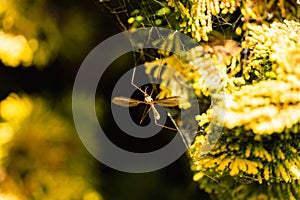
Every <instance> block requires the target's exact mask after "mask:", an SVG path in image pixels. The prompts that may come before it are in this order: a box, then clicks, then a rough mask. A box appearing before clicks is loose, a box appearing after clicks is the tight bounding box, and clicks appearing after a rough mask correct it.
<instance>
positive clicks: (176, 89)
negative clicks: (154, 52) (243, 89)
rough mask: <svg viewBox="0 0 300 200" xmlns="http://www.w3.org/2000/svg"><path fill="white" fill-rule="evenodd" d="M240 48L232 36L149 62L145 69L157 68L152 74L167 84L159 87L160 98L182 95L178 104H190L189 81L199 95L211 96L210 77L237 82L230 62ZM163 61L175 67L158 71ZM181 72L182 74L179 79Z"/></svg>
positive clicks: (184, 106) (226, 83)
mask: <svg viewBox="0 0 300 200" xmlns="http://www.w3.org/2000/svg"><path fill="white" fill-rule="evenodd" d="M178 43H179V42H178ZM179 44H180V43H179ZM240 51H241V48H240V47H239V45H238V43H237V42H235V41H233V40H226V41H225V42H223V45H221V44H214V45H211V46H209V45H199V46H197V47H195V48H192V49H191V50H190V51H188V52H184V53H182V54H181V55H176V54H173V55H172V56H169V57H166V58H162V59H158V60H154V61H151V62H146V63H145V67H146V73H147V74H149V75H150V74H151V72H154V71H155V72H154V73H153V77H154V78H157V77H161V79H162V85H164V87H162V86H161V88H160V89H161V90H162V91H161V93H160V96H159V98H165V97H170V96H180V97H181V100H182V101H181V103H180V105H179V107H181V108H187V107H188V106H187V105H188V104H189V103H188V100H189V93H188V90H187V89H186V86H187V85H190V86H191V87H192V88H193V89H194V92H195V94H196V96H198V97H208V96H209V95H210V89H211V88H209V86H208V84H206V81H207V80H213V79H216V78H219V79H220V80H221V81H222V84H223V85H224V86H226V85H233V84H234V83H236V82H237V80H238V79H234V80H231V79H228V75H227V66H228V65H230V64H232V63H236V62H237V57H238V56H239V54H240ZM165 55H166V54H165ZM163 65H166V66H167V67H170V68H172V69H173V71H170V70H167V71H166V70H164V72H163V73H162V74H158V72H160V69H161V68H162V66H163ZM180 76H182V77H183V78H182V79H180V78H179V77H180Z"/></svg>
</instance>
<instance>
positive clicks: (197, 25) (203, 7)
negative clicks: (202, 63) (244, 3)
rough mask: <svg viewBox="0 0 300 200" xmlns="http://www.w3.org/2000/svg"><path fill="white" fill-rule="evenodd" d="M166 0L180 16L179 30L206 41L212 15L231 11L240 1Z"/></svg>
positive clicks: (211, 22) (210, 27)
mask: <svg viewBox="0 0 300 200" xmlns="http://www.w3.org/2000/svg"><path fill="white" fill-rule="evenodd" d="M167 2H168V5H169V6H170V7H173V8H175V12H176V13H178V15H179V16H180V24H179V26H180V30H181V31H182V32H183V33H184V34H188V33H191V35H192V37H193V38H194V39H195V40H197V41H201V40H204V41H208V35H207V34H208V33H209V32H211V31H212V24H213V20H212V16H216V15H218V14H220V13H221V14H227V13H228V12H229V13H233V12H234V11H235V10H236V9H237V7H239V6H240V3H241V2H240V1H239V0H234V1H232V0H203V1H200V0H188V1H176V0H167ZM178 18H179V17H178Z"/></svg>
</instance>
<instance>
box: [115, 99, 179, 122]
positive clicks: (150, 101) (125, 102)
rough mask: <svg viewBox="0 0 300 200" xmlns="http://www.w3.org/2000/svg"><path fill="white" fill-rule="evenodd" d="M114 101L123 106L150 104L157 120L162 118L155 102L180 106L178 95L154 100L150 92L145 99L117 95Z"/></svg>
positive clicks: (162, 104) (165, 105)
mask: <svg viewBox="0 0 300 200" xmlns="http://www.w3.org/2000/svg"><path fill="white" fill-rule="evenodd" d="M112 102H113V103H114V104H116V105H119V106H123V107H134V106H137V105H139V104H146V105H150V109H151V110H152V111H153V113H154V118H155V119H156V120H159V119H160V114H159V112H158V111H157V109H156V108H155V107H154V104H157V105H159V106H163V107H174V106H178V97H177V96H173V97H168V98H165V99H157V100H153V99H152V97H151V96H149V95H148V94H146V95H145V98H144V101H140V100H136V99H131V98H127V97H123V96H119V97H115V98H113V100H112Z"/></svg>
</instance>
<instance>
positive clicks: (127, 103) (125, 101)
mask: <svg viewBox="0 0 300 200" xmlns="http://www.w3.org/2000/svg"><path fill="white" fill-rule="evenodd" d="M112 102H113V103H114V104H116V105H118V106H123V107H134V106H137V105H139V104H140V103H144V102H143V101H139V100H136V99H130V98H127V97H122V96H120V97H115V98H113V100H112Z"/></svg>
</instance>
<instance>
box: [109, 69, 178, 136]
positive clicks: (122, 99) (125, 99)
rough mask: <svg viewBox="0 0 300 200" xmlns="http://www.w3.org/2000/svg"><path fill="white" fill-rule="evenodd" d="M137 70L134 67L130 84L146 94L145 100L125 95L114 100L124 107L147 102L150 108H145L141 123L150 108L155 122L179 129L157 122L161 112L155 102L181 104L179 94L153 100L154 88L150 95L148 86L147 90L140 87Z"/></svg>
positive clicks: (172, 105)
mask: <svg viewBox="0 0 300 200" xmlns="http://www.w3.org/2000/svg"><path fill="white" fill-rule="evenodd" d="M135 70H136V68H133V73H132V78H131V82H130V84H131V85H132V86H133V87H135V88H136V89H137V90H139V91H140V92H141V93H143V94H144V101H140V100H137V99H131V98H128V97H123V96H118V97H114V98H113V99H112V102H113V103H114V104H116V105H119V106H123V107H134V106H137V105H139V104H146V105H149V106H150V108H149V109H148V110H146V109H145V110H144V113H143V115H142V118H141V120H140V124H141V123H142V121H143V120H144V118H145V116H146V115H147V114H148V112H149V111H150V110H152V111H153V115H154V121H155V124H156V125H157V126H161V127H163V128H167V129H171V130H175V131H176V130H177V129H174V128H170V127H167V126H164V125H162V124H159V123H158V122H157V120H159V119H160V114H159V112H158V111H157V109H156V108H155V106H154V105H155V104H157V105H159V106H162V107H174V106H178V104H179V100H178V99H179V97H178V96H173V97H167V98H164V99H155V100H153V98H152V97H151V96H152V94H153V91H154V88H153V90H152V92H151V93H150V95H149V94H148V93H147V92H146V91H147V88H146V89H145V91H143V90H142V89H141V88H140V87H138V86H137V85H136V84H135V83H134V81H133V80H134V76H135Z"/></svg>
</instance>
